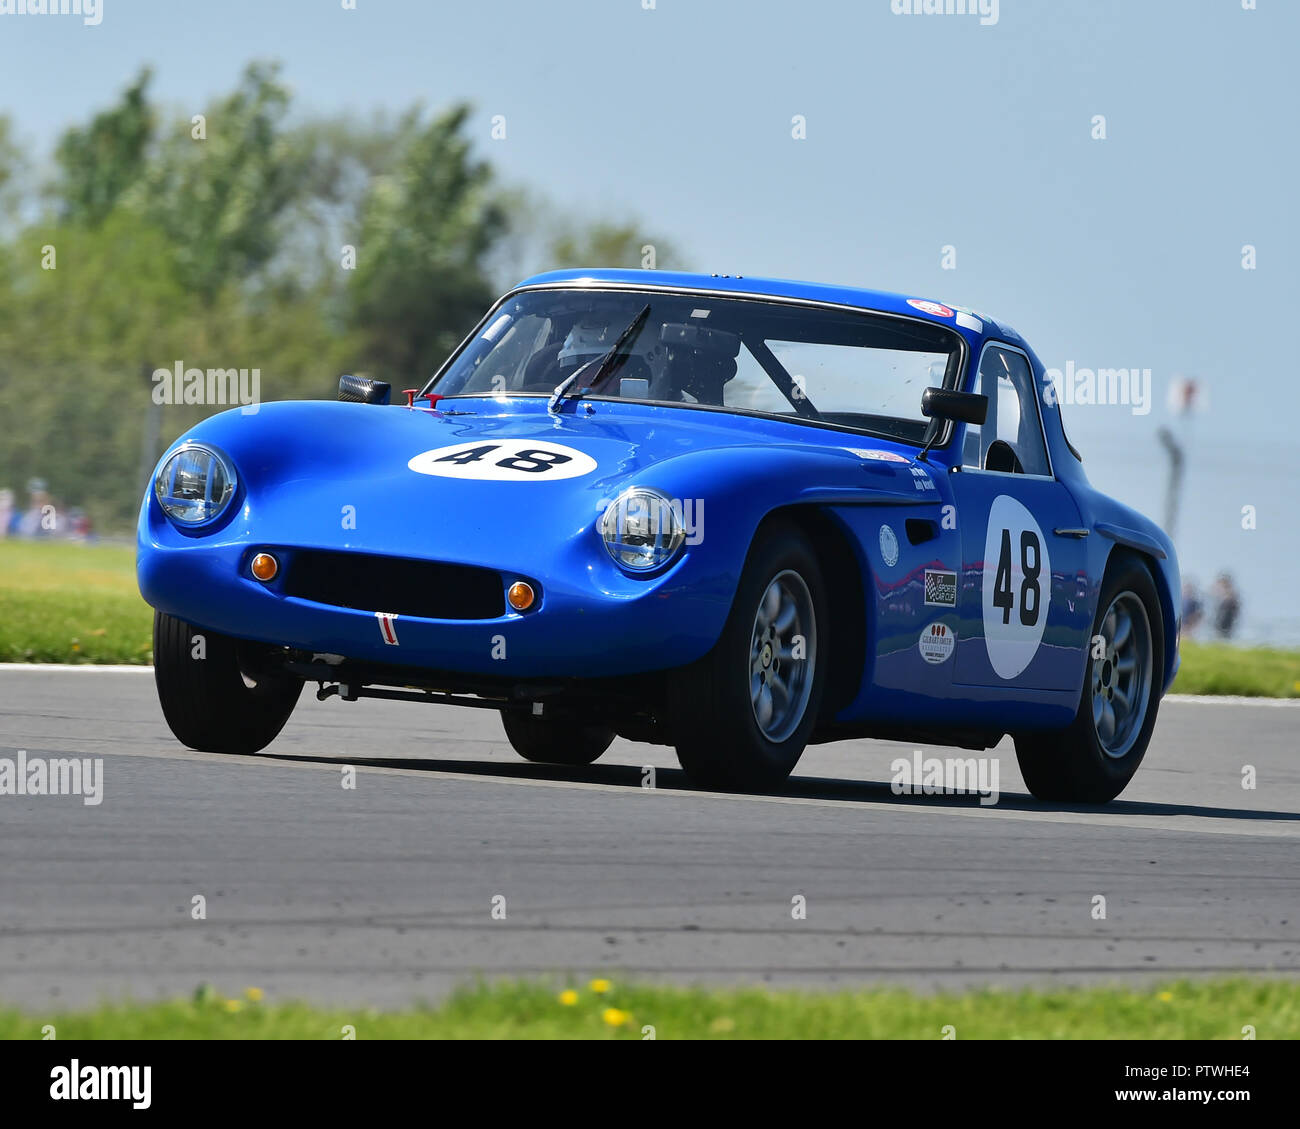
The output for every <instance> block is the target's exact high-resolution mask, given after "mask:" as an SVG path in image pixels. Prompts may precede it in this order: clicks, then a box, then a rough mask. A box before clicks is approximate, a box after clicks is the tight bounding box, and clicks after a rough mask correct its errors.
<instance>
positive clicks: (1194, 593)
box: [1183, 576, 1205, 635]
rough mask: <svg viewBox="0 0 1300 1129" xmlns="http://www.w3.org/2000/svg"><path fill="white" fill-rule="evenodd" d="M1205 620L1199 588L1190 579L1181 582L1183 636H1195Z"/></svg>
mask: <svg viewBox="0 0 1300 1129" xmlns="http://www.w3.org/2000/svg"><path fill="white" fill-rule="evenodd" d="M1204 619H1205V602H1204V601H1203V600H1202V599H1201V586H1200V585H1199V584H1197V583H1196V581H1195V580H1194V579H1193V578H1192V577H1190V576H1189V577H1188V578H1187V579H1186V580H1185V581H1184V582H1183V634H1184V635H1195V634H1196V632H1197V630H1198V629H1199V628H1200V626H1201V623H1202V621H1203V620H1204Z"/></svg>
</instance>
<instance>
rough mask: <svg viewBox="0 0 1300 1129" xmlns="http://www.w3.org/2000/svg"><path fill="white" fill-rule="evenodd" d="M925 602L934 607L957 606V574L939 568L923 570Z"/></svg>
mask: <svg viewBox="0 0 1300 1129" xmlns="http://www.w3.org/2000/svg"><path fill="white" fill-rule="evenodd" d="M925 602H926V603H927V604H929V605H931V606H933V607H936V608H955V607H956V606H957V574H956V573H955V572H948V571H947V570H946V569H941V568H927V569H926V570H925Z"/></svg>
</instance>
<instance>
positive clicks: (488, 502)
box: [138, 270, 1180, 803]
mask: <svg viewBox="0 0 1300 1129" xmlns="http://www.w3.org/2000/svg"><path fill="white" fill-rule="evenodd" d="M391 401H396V402H391ZM138 572H139V582H140V589H141V591H142V592H143V594H144V597H145V599H146V600H148V602H149V603H150V604H151V605H153V607H154V608H155V609H156V611H155V619H154V662H155V667H156V679H157V686H158V695H159V698H160V700H161V703H162V708H163V713H164V715H165V716H166V719H167V722H168V724H169V725H170V727H171V729H172V731H173V732H174V733H175V735H176V736H177V738H179V739H180V740H181V741H182V742H184V743H185V744H187V745H189V746H191V747H193V748H195V749H200V750H206V751H210V752H214V753H250V752H255V751H257V750H259V749H261V748H263V747H264V746H266V745H267V744H268V743H269V742H270V741H271V740H273V739H274V737H275V736H276V734H277V733H279V732H280V730H281V728H282V727H283V726H284V724H285V722H286V720H287V719H288V717H289V714H290V713H291V712H292V710H293V708H294V705H295V704H296V702H297V700H298V697H299V694H300V692H301V690H302V687H303V685H304V684H305V683H309V682H310V683H316V684H318V685H319V690H318V692H317V697H318V698H320V699H322V700H323V699H325V698H328V697H330V696H331V695H338V696H339V697H340V698H342V699H343V700H344V701H354V700H355V699H357V698H359V697H378V698H388V699H396V700H412V701H422V702H439V703H450V704H458V705H466V706H478V707H480V708H488V709H494V710H498V711H499V712H500V713H501V717H502V721H503V724H504V727H505V732H506V736H507V737H508V738H509V740H510V742H511V744H512V745H513V746H514V748H515V749H516V750H517V751H518V752H519V753H520V754H521V755H522V756H523V757H525V758H527V759H528V760H531V761H542V762H550V763H556V764H567V765H577V764H587V763H590V762H591V761H594V760H595V759H596V758H597V757H599V756H600V755H601V753H603V752H604V751H605V749H606V748H608V746H609V744H610V742H611V741H612V740H613V739H614V737H615V736H616V735H619V736H622V737H624V738H627V739H629V740H634V741H647V742H653V743H660V744H669V745H673V746H675V748H676V750H677V755H678V758H679V759H680V761H681V764H682V766H683V768H685V770H686V771H687V772H688V773H689V774H690V776H691V777H692V778H694V779H695V780H696V781H698V782H699V783H700V784H702V785H705V786H710V787H724V788H741V789H763V788H771V787H774V786H777V785H779V783H780V782H781V781H782V780H783V779H784V778H785V777H786V776H787V775H788V774H789V772H790V771H791V769H792V768H793V767H794V765H795V763H796V762H797V761H798V760H799V757H800V755H801V754H802V753H803V750H804V748H805V747H806V746H807V745H808V744H809V742H819V741H833V740H837V739H841V738H846V737H878V738H890V739H900V740H907V741H912V742H925V743H933V744H942V745H957V746H962V747H965V748H971V749H985V748H989V747H992V746H993V745H995V744H996V743H997V742H998V741H1000V740H1001V739H1002V738H1003V737H1004V736H1006V735H1008V734H1010V735H1011V736H1012V737H1013V738H1014V740H1015V747H1016V754H1017V758H1018V760H1019V763H1020V767H1021V770H1022V773H1023V775H1024V778H1025V780H1026V782H1027V784H1028V786H1029V788H1030V790H1031V791H1032V792H1033V793H1034V795H1035V796H1037V797H1039V798H1040V799H1043V800H1050V801H1073V802H1089V803H1102V802H1105V801H1108V800H1110V799H1112V798H1113V797H1114V796H1116V795H1118V794H1119V792H1120V791H1121V790H1122V789H1123V788H1124V786H1125V785H1126V784H1127V783H1128V781H1129V779H1130V778H1131V777H1132V775H1133V773H1134V771H1135V770H1136V769H1137V766H1138V764H1139V763H1140V762H1141V760H1142V757H1143V754H1144V753H1145V751H1146V748H1147V744H1148V742H1149V740H1150V738H1151V732H1152V728H1153V726H1154V725H1155V721H1156V711H1157V708H1158V706H1159V703H1160V699H1161V697H1162V695H1163V694H1164V692H1165V691H1166V690H1167V689H1168V687H1169V685H1170V683H1171V682H1172V680H1173V678H1174V675H1175V673H1176V671H1177V668H1178V632H1179V618H1180V611H1179V593H1180V584H1179V577H1178V567H1177V563H1176V558H1175V554H1174V547H1173V545H1172V543H1171V542H1170V539H1169V538H1168V537H1167V536H1166V535H1165V534H1164V533H1163V532H1162V531H1161V530H1160V529H1159V528H1157V527H1156V526H1155V525H1154V524H1153V523H1152V522H1150V521H1148V520H1147V519H1146V518H1144V517H1142V516H1141V515H1139V514H1137V513H1135V512H1134V511H1133V510H1131V509H1128V508H1127V507H1125V506H1123V505H1121V504H1120V503H1119V502H1116V501H1114V500H1112V499H1110V498H1108V497H1106V496H1104V495H1102V494H1099V493H1098V492H1097V491H1096V490H1094V489H1093V488H1092V486H1091V485H1090V484H1089V482H1088V479H1087V477H1086V476H1085V474H1084V468H1083V463H1082V460H1081V456H1080V455H1079V453H1078V452H1077V451H1076V450H1075V449H1074V447H1073V446H1072V445H1071V444H1070V441H1069V439H1068V438H1067V437H1066V433H1065V431H1064V429H1063V426H1062V422H1061V415H1060V410H1059V405H1058V404H1057V400H1056V396H1055V390H1054V386H1053V385H1052V383H1051V381H1050V380H1049V379H1048V378H1047V377H1046V376H1045V374H1044V370H1043V366H1042V364H1041V363H1040V362H1039V360H1038V358H1037V357H1036V356H1034V353H1033V351H1032V350H1031V349H1030V348H1029V346H1028V345H1027V344H1026V343H1025V341H1024V340H1022V339H1021V337H1020V336H1019V334H1017V333H1016V332H1015V331H1014V330H1012V329H1010V328H1009V327H1008V326H1006V325H1005V324H1003V323H1000V322H997V321H994V320H993V319H992V318H989V317H987V316H985V315H984V314H981V313H976V312H975V311H972V310H967V309H964V308H962V307H959V306H948V305H944V304H942V303H940V302H935V301H930V300H926V299H919V298H909V297H906V296H900V295H894V294H885V293H878V292H875V291H870V290H857V289H846V288H840V287H834V286H819V285H812V284H806V283H792V282H777V281H771V280H765V279H754V278H741V277H738V276H737V277H729V276H726V275H723V276H718V275H713V276H703V275H691V274H673V273H666V272H660V271H616V270H606V271H592V272H580V271H564V272H554V273H550V274H543V275H540V276H538V277H535V278H532V279H529V280H528V281H527V282H524V283H522V284H521V285H520V286H518V287H517V288H515V289H514V290H512V291H511V292H510V293H508V294H507V295H506V296H505V297H504V298H502V299H501V300H500V301H499V302H498V303H497V304H496V305H495V306H494V307H493V308H492V309H491V310H490V311H489V312H488V313H487V315H486V316H485V317H484V318H483V320H482V322H481V323H480V324H479V325H478V327H477V328H476V329H475V330H474V331H473V333H471V334H470V336H469V337H468V338H467V339H466V340H465V341H464V343H463V344H462V345H461V346H460V347H459V348H458V349H457V350H456V351H455V353H454V354H453V355H452V356H451V357H450V358H449V359H448V360H447V362H446V363H445V364H444V365H443V367H442V368H441V369H440V370H439V371H438V373H437V374H436V375H434V376H433V378H432V379H431V380H430V381H429V382H428V384H427V385H426V386H425V387H423V388H419V389H409V390H406V391H405V393H404V394H399V395H397V396H394V395H393V394H392V391H391V389H390V387H389V386H388V385H387V384H384V383H381V382H378V381H375V380H370V379H367V378H364V377H358V376H345V377H343V378H342V379H341V380H340V382H339V397H338V402H335V401H302V402H282V403H269V404H264V405H262V406H261V407H260V408H259V409H258V410H256V411H249V410H247V409H242V410H241V409H236V410H232V411H227V412H224V413H222V414H220V415H216V416H213V417H211V418H209V419H206V420H204V421H203V422H202V423H200V424H199V425H198V426H196V427H194V428H192V429H190V430H189V431H188V432H187V433H186V434H185V435H184V436H183V437H182V438H181V439H180V440H178V441H177V442H176V443H175V444H174V445H173V446H172V447H171V449H170V450H168V452H167V453H166V455H165V456H164V457H163V459H162V461H161V462H160V464H159V466H158V469H157V472H156V474H155V476H154V479H153V483H152V486H151V488H150V489H149V490H148V492H147V494H146V497H145V499H144V505H143V507H142V509H141V512H140V523H139V557H138Z"/></svg>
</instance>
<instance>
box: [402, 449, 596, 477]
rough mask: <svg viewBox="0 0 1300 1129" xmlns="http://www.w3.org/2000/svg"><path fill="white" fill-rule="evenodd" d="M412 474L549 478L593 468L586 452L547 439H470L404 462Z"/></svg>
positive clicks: (574, 475)
mask: <svg viewBox="0 0 1300 1129" xmlns="http://www.w3.org/2000/svg"><path fill="white" fill-rule="evenodd" d="M406 465H407V466H408V467H409V468H410V469H411V470H413V471H415V472H416V474H431V475H434V476H436V477H438V478H472V479H478V480H479V481H490V482H553V481H555V480H556V479H560V478H577V477H578V476H579V475H583V474H590V473H591V472H592V471H593V470H595V469H596V460H595V459H593V458H592V457H591V456H590V455H587V454H583V452H581V451H579V450H576V449H575V448H573V447H566V446H564V445H563V444H562V443H552V442H550V441H549V440H547V439H474V440H471V441H470V442H468V443H453V444H452V445H451V446H450V447H435V448H434V449H433V450H432V451H425V452H423V453H422V454H419V455H416V456H415V457H414V458H413V459H411V460H410V461H408V462H407V464H406Z"/></svg>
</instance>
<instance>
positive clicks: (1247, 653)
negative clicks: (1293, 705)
mask: <svg viewBox="0 0 1300 1129" xmlns="http://www.w3.org/2000/svg"><path fill="white" fill-rule="evenodd" d="M1182 655H1183V663H1182V666H1181V667H1180V668H1179V671H1178V677H1177V678H1176V679H1174V686H1173V691H1172V692H1173V693H1175V694H1242V695H1244V696H1246V697H1249V698H1300V651H1282V650H1276V649H1274V648H1271V647H1231V646H1228V645H1227V644H1224V643H1189V642H1185V643H1183V645H1182Z"/></svg>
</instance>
